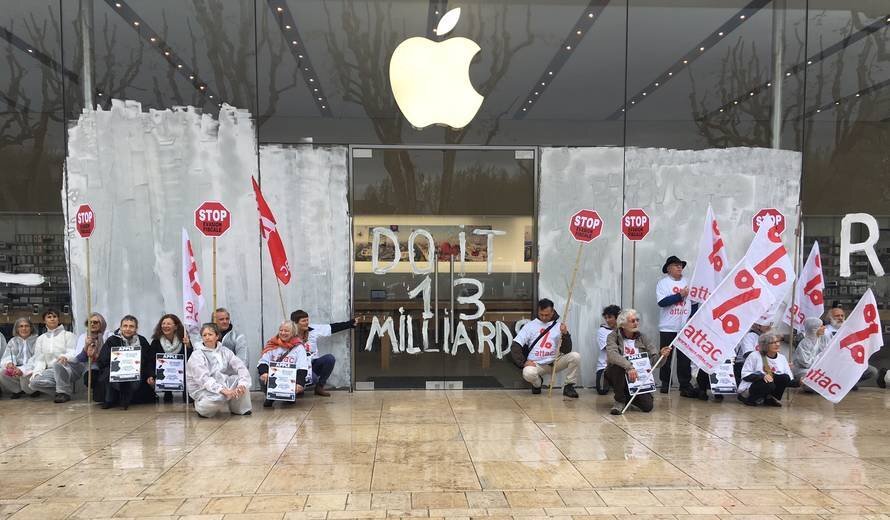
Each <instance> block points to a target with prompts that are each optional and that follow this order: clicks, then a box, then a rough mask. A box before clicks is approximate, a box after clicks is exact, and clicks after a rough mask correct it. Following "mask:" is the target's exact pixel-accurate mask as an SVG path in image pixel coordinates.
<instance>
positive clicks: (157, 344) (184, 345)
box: [151, 314, 192, 403]
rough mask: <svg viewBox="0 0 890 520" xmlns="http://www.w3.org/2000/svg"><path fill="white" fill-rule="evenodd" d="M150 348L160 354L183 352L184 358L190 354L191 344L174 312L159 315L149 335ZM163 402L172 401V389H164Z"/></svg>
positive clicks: (179, 354)
mask: <svg viewBox="0 0 890 520" xmlns="http://www.w3.org/2000/svg"><path fill="white" fill-rule="evenodd" d="M151 348H152V350H153V351H154V352H156V353H158V354H162V355H164V354H166V355H169V356H181V355H183V354H184V355H185V359H186V360H187V359H188V358H189V356H191V355H192V345H191V343H190V342H189V336H188V334H186V333H185V327H184V326H183V325H182V321H180V319H179V317H178V316H176V315H175V314H165V315H163V316H161V319H160V320H159V321H158V324H157V325H155V331H154V334H152V336H151ZM179 362H180V363H182V360H181V359H180V360H179ZM155 364H157V361H155ZM156 375H157V374H156ZM157 377H158V378H160V377H161V376H160V375H157ZM182 383H183V389H182V392H183V393H182V395H183V400H185V396H186V395H187V391H188V390H187V389H186V388H185V381H182ZM164 402H165V403H172V402H173V392H172V391H170V390H166V391H165V392H164Z"/></svg>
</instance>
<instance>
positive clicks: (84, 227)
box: [75, 204, 96, 238]
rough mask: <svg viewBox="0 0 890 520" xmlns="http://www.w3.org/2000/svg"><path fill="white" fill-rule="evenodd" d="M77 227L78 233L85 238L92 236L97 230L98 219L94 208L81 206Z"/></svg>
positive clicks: (76, 220)
mask: <svg viewBox="0 0 890 520" xmlns="http://www.w3.org/2000/svg"><path fill="white" fill-rule="evenodd" d="M75 226H76V227H77V232H78V233H80V236H81V237H83V238H90V235H92V234H93V230H94V229H96V219H95V214H94V213H93V208H91V207H90V205H89V204H81V205H80V207H78V208H77V216H76V217H75Z"/></svg>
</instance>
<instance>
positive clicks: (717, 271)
mask: <svg viewBox="0 0 890 520" xmlns="http://www.w3.org/2000/svg"><path fill="white" fill-rule="evenodd" d="M728 270H729V261H728V260H727V259H726V246H725V245H724V243H723V237H721V236H720V228H719V227H718V226H717V219H715V218H714V212H713V210H712V209H711V205H710V204H708V213H707V215H705V229H704V231H703V232H702V236H701V239H700V240H699V241H698V257H696V259H695V271H694V272H693V273H692V281H691V282H690V283H689V299H690V300H692V301H693V302H695V303H704V302H705V300H707V299H708V298H709V297H710V296H711V293H713V292H714V289H716V288H717V286H718V285H720V282H722V281H723V277H724V276H726V272H727V271H728Z"/></svg>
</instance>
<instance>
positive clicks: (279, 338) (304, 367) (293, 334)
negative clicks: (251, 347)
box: [256, 320, 311, 408]
mask: <svg viewBox="0 0 890 520" xmlns="http://www.w3.org/2000/svg"><path fill="white" fill-rule="evenodd" d="M272 363H292V364H293V365H294V366H296V368H297V386H296V394H297V395H300V394H302V393H303V388H304V387H305V386H306V376H307V375H308V374H309V369H310V366H311V365H310V361H309V355H308V353H307V352H306V345H305V344H304V343H303V341H302V340H301V339H300V338H299V337H298V336H297V325H296V324H295V323H294V322H292V321H290V320H287V321H283V322H281V325H279V326H278V334H277V335H276V336H274V337H273V338H272V339H270V340H269V341H267V342H266V346H265V347H263V353H262V354H261V355H260V362H259V363H258V364H257V367H256V369H257V372H258V373H259V374H260V385H261V387H262V389H263V395H265V394H266V391H267V388H268V384H269V367H270V366H271V364H272ZM272 404H273V401H272V400H271V399H266V400H264V401H263V407H264V408H271V407H272Z"/></svg>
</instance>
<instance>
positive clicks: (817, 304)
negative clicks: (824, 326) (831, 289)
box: [784, 242, 825, 331]
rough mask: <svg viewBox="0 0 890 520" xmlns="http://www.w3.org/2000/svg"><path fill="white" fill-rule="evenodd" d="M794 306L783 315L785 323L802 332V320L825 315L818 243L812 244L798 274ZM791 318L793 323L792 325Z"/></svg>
mask: <svg viewBox="0 0 890 520" xmlns="http://www.w3.org/2000/svg"><path fill="white" fill-rule="evenodd" d="M796 293H797V294H796V295H795V297H794V304H793V305H792V306H791V307H790V308H789V309H788V312H787V313H785V319H784V320H785V323H787V324H789V325H791V326H792V327H794V328H795V329H797V330H799V331H803V320H805V319H807V318H821V317H822V315H823V314H825V299H824V296H823V295H824V293H825V278H824V277H823V276H822V255H821V254H820V253H819V242H813V248H812V249H810V255H809V256H808V257H807V263H806V264H804V266H803V270H801V272H800V282H798V284H797V291H796ZM792 316H793V318H794V319H793V323H792Z"/></svg>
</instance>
